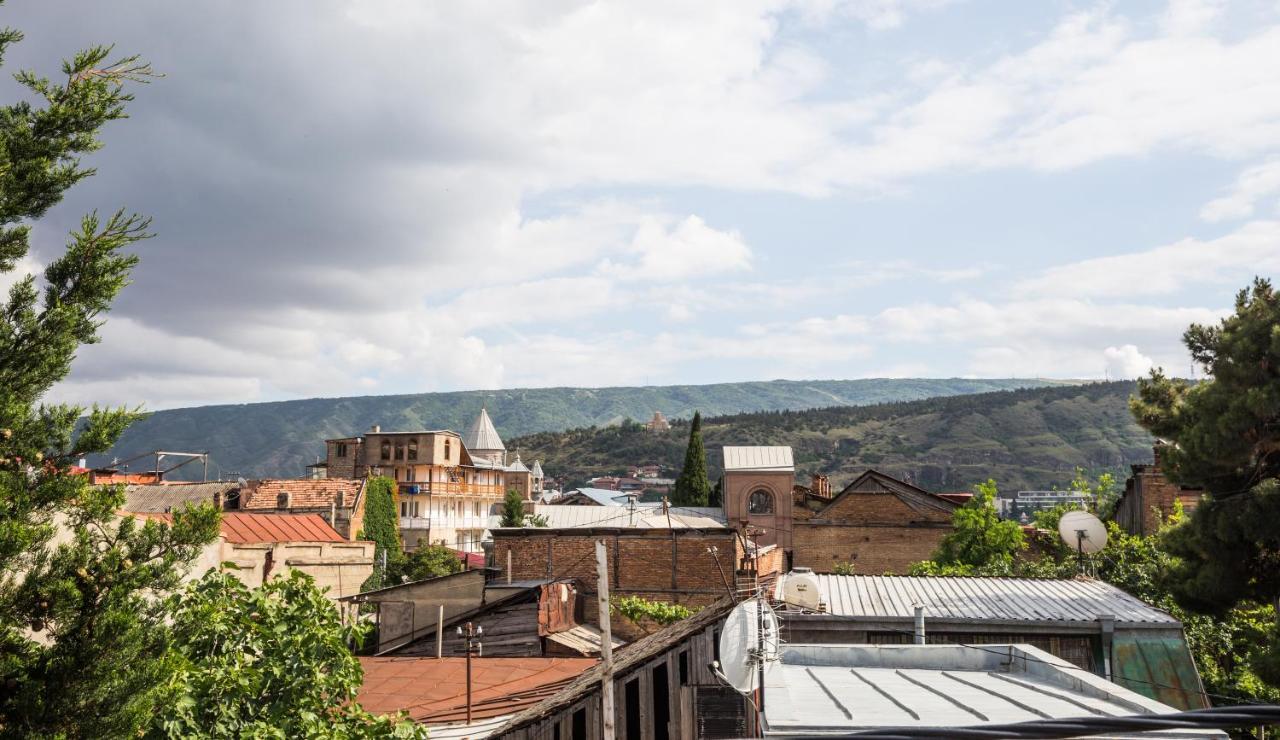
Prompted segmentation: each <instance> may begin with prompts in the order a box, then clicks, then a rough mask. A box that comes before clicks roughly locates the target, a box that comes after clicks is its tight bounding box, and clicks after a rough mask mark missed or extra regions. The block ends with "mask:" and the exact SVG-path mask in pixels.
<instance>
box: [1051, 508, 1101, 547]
mask: <svg viewBox="0 0 1280 740" xmlns="http://www.w3.org/2000/svg"><path fill="white" fill-rule="evenodd" d="M1058 534H1059V535H1060V536H1061V537H1062V541H1063V542H1065V543H1066V544H1067V547H1070V548H1071V549H1072V550H1077V551H1079V552H1084V553H1094V552H1098V551H1099V550H1101V549H1102V548H1104V547H1106V546H1107V528H1106V527H1105V526H1103V524H1102V522H1101V521H1100V520H1099V519H1098V517H1096V516H1094V515H1093V514H1090V513H1089V512H1087V511H1068V512H1067V513H1065V514H1063V515H1062V518H1061V519H1059V520H1058Z"/></svg>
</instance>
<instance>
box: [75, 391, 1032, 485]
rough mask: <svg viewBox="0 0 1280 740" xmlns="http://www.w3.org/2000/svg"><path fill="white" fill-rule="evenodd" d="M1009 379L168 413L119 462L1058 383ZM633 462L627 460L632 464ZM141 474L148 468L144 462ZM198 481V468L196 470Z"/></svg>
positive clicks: (261, 462)
mask: <svg viewBox="0 0 1280 740" xmlns="http://www.w3.org/2000/svg"><path fill="white" fill-rule="evenodd" d="M1051 384H1053V383H1051V382H1050V381H1041V380H1028V379H1007V380H968V379H957V378H950V379H865V380H820V381H789V380H774V381H765V382H751V383H719V384H715V385H673V386H646V387H638V388H532V389H516V390H492V391H460V392H455V393H419V394H413V395H402V396H361V397H351V398H315V399H308V400H302V401H280V402H276V403H254V404H241V405H231V406H200V407H196V408H185V409H172V410H167V411H158V412H156V413H154V414H152V415H151V416H149V417H148V418H147V419H146V420H144V421H142V422H139V423H138V424H135V425H134V426H132V427H130V429H129V430H128V431H127V432H126V433H125V435H124V437H123V438H122V439H121V440H120V443H119V444H118V445H116V447H115V449H113V450H112V451H111V454H110V455H109V456H105V457H103V458H98V459H96V460H95V463H100V462H103V461H109V460H110V459H111V458H113V457H117V458H120V459H127V458H129V457H131V456H133V455H136V454H140V453H144V452H149V451H152V450H164V449H168V450H178V451H188V452H203V451H208V452H209V453H210V456H211V464H210V468H209V470H210V475H211V476H213V475H219V474H220V475H222V476H223V477H230V476H231V475H232V474H234V475H243V476H246V477H254V476H264V477H265V476H281V477H296V476H300V475H302V474H303V472H304V467H305V466H306V465H308V464H309V463H312V462H314V461H315V460H316V456H317V455H322V454H324V444H323V441H324V440H325V439H326V438H333V437H342V436H348V435H355V434H360V433H362V432H364V431H367V430H368V429H369V427H370V426H371V425H373V424H379V425H381V426H382V428H383V429H384V430H410V429H454V430H457V431H462V430H463V429H465V428H466V426H467V425H468V424H469V423H470V422H471V420H472V419H473V418H475V415H476V414H478V413H479V412H480V409H481V407H486V408H488V410H489V414H490V416H492V417H493V421H494V424H495V425H496V426H497V428H498V431H499V432H500V433H501V434H502V435H503V437H504V438H508V437H515V436H517V435H522V434H530V433H533V432H542V431H558V430H563V429H572V428H575V427H590V426H597V427H600V426H608V425H616V424H620V423H622V422H623V421H624V420H626V419H635V420H645V419H648V418H650V417H651V416H652V415H653V412H654V411H661V412H662V413H663V414H664V415H666V416H667V417H668V418H670V419H680V418H688V417H691V416H692V415H693V412H694V411H695V410H700V411H702V413H703V415H711V416H717V415H724V414H735V413H740V412H744V411H774V410H780V409H810V408H817V407H824V406H855V405H863V404H874V403H884V402H888V401H908V400H913V399H921V398H931V397H935V396H954V395H959V394H966V393H980V392H984V391H993V390H1002V389H1007V388H1024V387H1038V386H1045V385H1051ZM622 462H624V461H619V464H622ZM134 468H135V469H138V464H135V465H134ZM195 472H196V474H198V471H195Z"/></svg>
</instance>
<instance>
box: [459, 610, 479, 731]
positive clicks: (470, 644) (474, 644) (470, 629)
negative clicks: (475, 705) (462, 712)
mask: <svg viewBox="0 0 1280 740" xmlns="http://www.w3.org/2000/svg"><path fill="white" fill-rule="evenodd" d="M483 634H484V627H476V626H474V625H472V624H471V623H470V622H467V626H466V631H465V632H463V628H462V627H459V628H458V636H459V637H465V638H466V640H467V644H466V652H467V724H468V725H469V724H471V655H472V653H474V654H476V655H482V654H483V653H482V652H481V651H482V650H484V646H483V645H481V644H480V636H481V635H483Z"/></svg>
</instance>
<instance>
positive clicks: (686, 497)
mask: <svg viewBox="0 0 1280 740" xmlns="http://www.w3.org/2000/svg"><path fill="white" fill-rule="evenodd" d="M710 500H711V482H710V481H709V480H707V450H706V448H704V447H703V446H702V414H700V413H699V412H697V411H695V412H693V421H692V422H691V423H690V424H689V445H688V447H686V448H685V452H684V466H683V467H681V468H680V476H679V477H678V478H676V484H675V486H674V487H673V488H672V489H671V503H672V504H674V505H676V506H706V505H707V504H708V502H709V501H710Z"/></svg>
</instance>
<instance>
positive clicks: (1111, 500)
mask: <svg viewBox="0 0 1280 740" xmlns="http://www.w3.org/2000/svg"><path fill="white" fill-rule="evenodd" d="M1067 490H1069V491H1077V492H1079V493H1085V494H1088V495H1089V501H1090V503H1089V510H1090V511H1092V512H1093V513H1094V514H1097V515H1098V518H1099V519H1110V518H1111V516H1112V514H1114V513H1115V509H1116V504H1117V503H1119V501H1120V486H1119V484H1118V483H1117V482H1116V477H1115V476H1114V475H1113V474H1111V473H1102V474H1101V475H1099V476H1098V477H1097V479H1096V480H1090V479H1089V476H1088V475H1087V474H1086V473H1085V470H1084V468H1082V467H1078V466H1077V467H1076V475H1075V477H1074V478H1072V479H1071V483H1069V484H1068V485H1067ZM1054 526H1055V527H1056V526H1057V522H1056V521H1055V522H1054Z"/></svg>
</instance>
